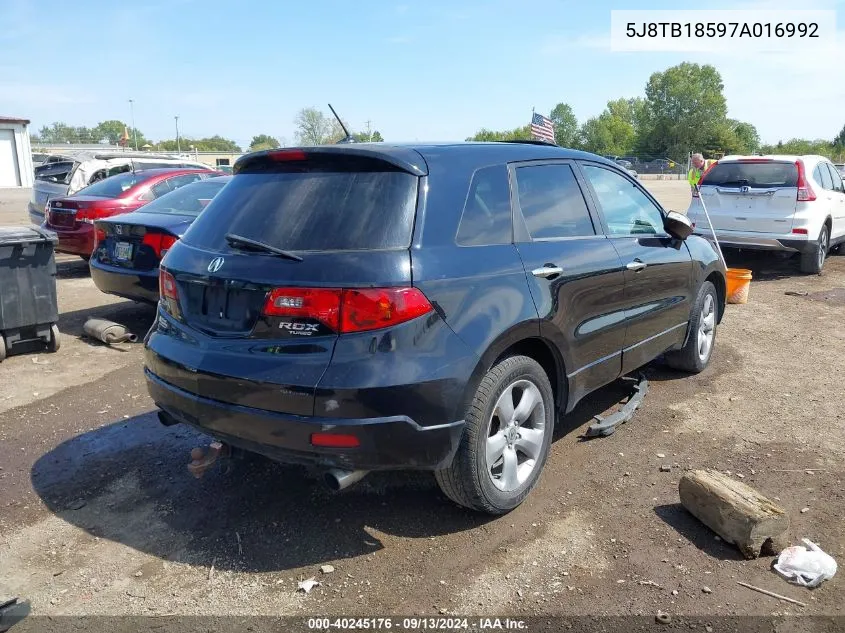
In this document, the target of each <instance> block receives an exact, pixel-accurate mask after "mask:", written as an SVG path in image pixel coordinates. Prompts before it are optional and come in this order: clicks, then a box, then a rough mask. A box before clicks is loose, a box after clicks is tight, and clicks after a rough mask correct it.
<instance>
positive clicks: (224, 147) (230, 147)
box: [138, 135, 241, 154]
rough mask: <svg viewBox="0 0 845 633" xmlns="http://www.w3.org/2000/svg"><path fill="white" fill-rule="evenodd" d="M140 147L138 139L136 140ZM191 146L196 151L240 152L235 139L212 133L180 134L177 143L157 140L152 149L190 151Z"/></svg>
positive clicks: (172, 140) (171, 140) (173, 140)
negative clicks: (201, 134) (198, 134)
mask: <svg viewBox="0 0 845 633" xmlns="http://www.w3.org/2000/svg"><path fill="white" fill-rule="evenodd" d="M138 146H139V147H140V141H139V142H138ZM191 148H193V149H195V150H197V151H198V152H224V153H232V154H240V153H241V148H240V146H239V145H238V144H237V143H235V141H232V140H229V139H227V138H223V137H222V136H218V135H214V136H210V137H208V138H200V139H195V138H190V137H188V136H182V137H180V138H179V143H178V144H177V143H176V139H168V140H165V141H159V142H158V143H156V144H155V145H154V146H153V149H154V150H156V151H160V152H175V151H178V149H181V150H182V151H183V152H187V151H192V150H191Z"/></svg>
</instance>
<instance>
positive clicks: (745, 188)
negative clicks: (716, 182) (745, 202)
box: [739, 187, 751, 193]
mask: <svg viewBox="0 0 845 633" xmlns="http://www.w3.org/2000/svg"><path fill="white" fill-rule="evenodd" d="M739 190H740V191H741V192H742V193H748V192H749V191H751V187H740V188H739Z"/></svg>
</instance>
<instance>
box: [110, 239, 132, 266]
mask: <svg viewBox="0 0 845 633" xmlns="http://www.w3.org/2000/svg"><path fill="white" fill-rule="evenodd" d="M114 258H115V259H116V260H117V261H120V262H126V261H129V260H130V259H132V243H131V242H116V243H115V245H114Z"/></svg>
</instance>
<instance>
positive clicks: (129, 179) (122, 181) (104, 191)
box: [77, 172, 146, 198]
mask: <svg viewBox="0 0 845 633" xmlns="http://www.w3.org/2000/svg"><path fill="white" fill-rule="evenodd" d="M144 180H146V179H145V178H144V176H142V175H141V174H140V173H132V172H127V173H125V174H118V175H117V176H112V177H111V178H106V179H105V180H100V181H99V182H95V183H94V184H93V185H88V186H87V187H85V188H84V189H80V190H79V191H78V192H77V195H80V196H101V197H103V198H117V197H118V196H119V195H121V194H122V193H123V192H124V191H127V190H128V189H131V188H132V187H134V186H135V185H137V184H138V183H139V182H143V181H144Z"/></svg>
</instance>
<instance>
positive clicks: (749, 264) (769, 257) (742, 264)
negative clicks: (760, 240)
mask: <svg viewBox="0 0 845 633" xmlns="http://www.w3.org/2000/svg"><path fill="white" fill-rule="evenodd" d="M724 255H725V260H726V261H727V263H728V266H729V267H730V268H745V269H747V270H750V271H751V275H752V282H751V283H752V284H753V283H754V282H760V281H762V282H765V281H777V280H779V279H792V278H797V279H801V278H802V277H807V276H808V275H807V274H806V273H802V272H801V271H800V270H799V268H798V265H799V256H798V255H797V254H792V255H790V254H789V253H778V252H769V251H740V250H735V249H729V248H726V249H724Z"/></svg>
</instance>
